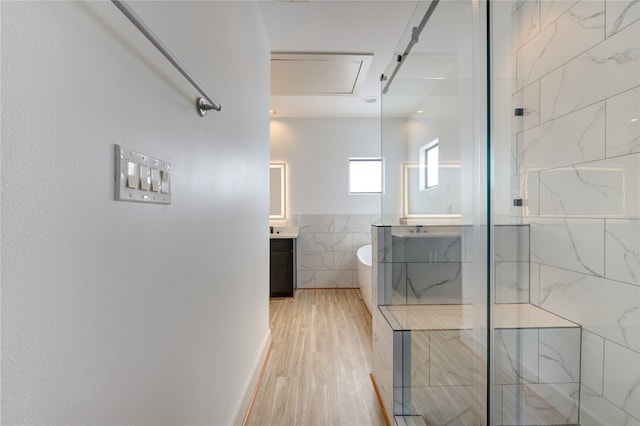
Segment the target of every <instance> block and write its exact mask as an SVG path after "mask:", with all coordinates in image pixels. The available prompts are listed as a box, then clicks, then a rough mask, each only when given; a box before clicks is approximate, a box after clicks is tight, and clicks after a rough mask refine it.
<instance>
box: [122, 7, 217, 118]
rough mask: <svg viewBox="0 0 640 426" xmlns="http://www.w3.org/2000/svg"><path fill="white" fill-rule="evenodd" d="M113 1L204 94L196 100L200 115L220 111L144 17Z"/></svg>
mask: <svg viewBox="0 0 640 426" xmlns="http://www.w3.org/2000/svg"><path fill="white" fill-rule="evenodd" d="M111 2H112V3H113V4H114V5H115V6H116V7H117V8H118V9H120V12H122V13H123V14H124V16H126V17H127V18H128V19H129V20H130V21H131V23H132V24H133V25H135V27H136V28H137V29H138V30H139V31H140V32H141V33H142V34H143V35H144V36H145V37H146V38H147V39H148V40H149V41H150V42H151V44H153V45H154V46H155V47H156V49H158V50H159V51H160V53H162V54H163V55H164V57H165V58H167V60H168V61H169V62H171V64H172V65H173V66H174V67H176V69H177V70H178V71H180V74H182V75H183V76H184V78H186V79H187V81H188V82H189V83H191V85H192V86H193V87H195V88H196V90H197V91H198V92H200V94H201V95H202V96H203V97H202V98H198V99H197V100H196V110H197V112H198V114H199V115H200V117H204V116H205V114H206V113H207V111H208V110H211V109H213V110H216V111H220V110H221V109H222V106H221V105H220V104H219V103H217V102H216V101H214V100H213V98H212V97H211V95H209V93H207V91H206V90H204V87H202V86H201V85H200V83H198V81H197V80H196V79H195V78H194V77H193V76H192V75H191V73H190V72H189V71H188V70H187V69H186V68H185V67H184V65H182V64H181V63H180V61H178V59H177V58H176V57H175V56H174V55H173V53H171V52H170V51H169V49H167V47H166V46H165V45H164V44H163V43H162V42H161V41H160V39H159V38H158V36H156V35H155V34H154V33H153V31H151V29H150V28H149V27H148V26H147V24H145V23H144V22H143V21H142V19H140V17H139V16H138V15H137V14H136V13H135V12H134V11H133V10H132V9H131V8H130V7H129V5H128V4H127V3H126V2H125V1H124V0H111Z"/></svg>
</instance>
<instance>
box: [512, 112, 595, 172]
mask: <svg viewBox="0 0 640 426" xmlns="http://www.w3.org/2000/svg"><path fill="white" fill-rule="evenodd" d="M522 156H523V159H522V168H523V172H525V173H528V172H532V171H536V170H545V169H551V168H553V167H558V166H567V165H571V164H577V163H584V162H586V161H592V160H601V159H603V158H604V157H605V105H604V102H599V103H597V104H594V105H591V106H588V107H586V108H583V109H580V110H578V111H575V112H573V113H571V114H567V115H565V116H562V117H560V118H557V119H555V120H551V121H549V122H547V123H545V124H543V125H540V126H538V127H534V128H533V129H530V130H527V131H525V132H524V133H523V148H522Z"/></svg>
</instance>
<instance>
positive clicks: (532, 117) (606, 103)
mask: <svg viewBox="0 0 640 426" xmlns="http://www.w3.org/2000/svg"><path fill="white" fill-rule="evenodd" d="M518 6H519V8H518V9H514V11H513V14H514V17H515V19H514V21H516V22H518V25H520V26H521V28H520V30H521V32H520V34H519V35H518V36H517V40H514V50H513V52H514V53H513V64H514V66H513V67H512V69H513V70H515V71H514V72H515V75H514V79H513V81H514V82H515V84H514V88H513V99H512V102H513V105H512V107H514V108H516V107H521V108H524V111H525V115H524V117H513V118H512V120H513V121H512V129H513V132H512V134H513V136H512V141H513V143H512V150H513V155H512V157H513V158H514V163H513V164H512V170H513V182H514V185H515V187H518V188H521V191H522V198H523V199H524V209H523V212H522V213H523V219H524V221H526V222H527V223H530V225H531V227H530V231H531V303H533V304H536V305H539V306H540V307H542V308H543V309H546V310H548V311H551V312H553V313H555V314H557V315H560V316H562V317H564V318H567V319H569V320H571V321H573V322H576V323H579V324H581V325H582V327H583V334H582V353H581V358H582V388H581V396H580V399H581V404H580V408H581V412H580V423H581V424H582V425H597V424H610V425H614V424H615V425H622V424H625V425H631V424H633V425H640V305H639V303H640V255H639V253H640V220H639V219H640V197H639V194H640V121H638V118H640V56H639V55H638V52H639V50H640V3H639V2H637V1H632V0H600V1H586V0H582V1H578V2H545V1H525V2H519V4H518ZM523 23H528V24H527V25H523ZM514 34H515V32H514Z"/></svg>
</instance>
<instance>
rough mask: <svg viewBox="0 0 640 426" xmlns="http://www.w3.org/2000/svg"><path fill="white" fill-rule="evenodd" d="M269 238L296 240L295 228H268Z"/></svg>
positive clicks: (296, 229)
mask: <svg viewBox="0 0 640 426" xmlns="http://www.w3.org/2000/svg"><path fill="white" fill-rule="evenodd" d="M269 238H298V227H297V226H270V227H269Z"/></svg>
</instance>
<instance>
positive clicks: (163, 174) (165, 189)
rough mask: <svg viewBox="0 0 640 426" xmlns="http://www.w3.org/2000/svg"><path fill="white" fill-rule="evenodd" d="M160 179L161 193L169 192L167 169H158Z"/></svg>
mask: <svg viewBox="0 0 640 426" xmlns="http://www.w3.org/2000/svg"><path fill="white" fill-rule="evenodd" d="M160 180H161V184H162V185H161V189H160V192H162V193H163V194H168V193H169V171H168V170H161V171H160Z"/></svg>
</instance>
